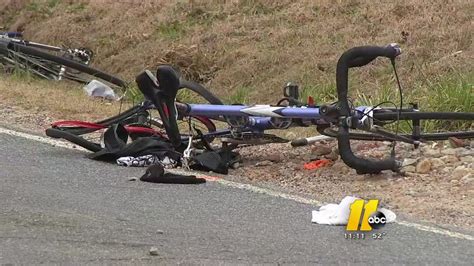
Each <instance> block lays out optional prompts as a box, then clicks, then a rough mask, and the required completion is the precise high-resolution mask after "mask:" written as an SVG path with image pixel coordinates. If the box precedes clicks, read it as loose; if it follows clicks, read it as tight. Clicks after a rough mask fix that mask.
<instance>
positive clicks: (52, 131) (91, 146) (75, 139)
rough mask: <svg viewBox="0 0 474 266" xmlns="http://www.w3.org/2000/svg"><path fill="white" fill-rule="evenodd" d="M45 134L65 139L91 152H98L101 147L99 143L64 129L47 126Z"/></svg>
mask: <svg viewBox="0 0 474 266" xmlns="http://www.w3.org/2000/svg"><path fill="white" fill-rule="evenodd" d="M46 135H47V136H49V137H52V138H56V139H59V138H60V139H65V140H67V141H70V142H72V143H74V144H76V145H79V146H81V147H83V148H85V149H87V150H89V151H92V152H98V151H100V150H102V147H101V146H100V145H99V144H97V143H94V142H91V141H88V140H86V139H84V138H83V137H81V136H78V135H75V134H72V133H71V132H68V131H65V130H61V129H57V128H48V129H46Z"/></svg>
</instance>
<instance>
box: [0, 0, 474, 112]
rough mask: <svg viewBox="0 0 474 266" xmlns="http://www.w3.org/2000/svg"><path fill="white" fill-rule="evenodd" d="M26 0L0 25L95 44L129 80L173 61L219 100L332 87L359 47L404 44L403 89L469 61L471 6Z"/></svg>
mask: <svg viewBox="0 0 474 266" xmlns="http://www.w3.org/2000/svg"><path fill="white" fill-rule="evenodd" d="M20 2H22V1H20ZM23 2H26V3H24V5H23V6H22V7H21V5H20V7H19V6H18V5H17V6H16V7H15V8H13V7H12V8H10V9H8V8H7V9H5V10H6V11H3V13H2V14H0V17H1V18H0V25H2V24H3V25H5V27H20V26H21V27H23V28H24V29H25V33H26V36H27V38H30V39H33V40H37V41H42V42H47V43H52V44H58V45H71V46H88V47H91V48H93V49H94V50H95V52H96V54H97V57H96V58H95V61H94V64H95V65H96V66H98V67H100V68H102V69H105V70H107V71H109V72H111V73H116V74H119V75H121V76H123V77H126V78H127V79H133V77H134V75H135V74H137V73H138V72H139V71H140V70H142V69H143V68H154V66H156V65H157V64H160V63H170V64H173V65H176V66H179V67H180V68H181V70H182V72H183V73H184V74H185V75H186V76H187V77H188V78H189V79H192V80H196V81H199V82H204V83H206V85H208V86H209V87H211V88H212V89H213V91H215V92H216V93H217V94H218V95H220V96H221V97H223V98H231V97H232V95H235V93H236V92H238V91H239V90H244V89H245V90H248V91H249V95H248V97H249V98H250V101H251V102H268V103H271V102H274V101H275V100H277V99H278V98H279V97H280V94H281V87H282V86H283V85H284V84H285V82H286V81H295V82H297V83H299V84H302V85H303V87H309V88H315V87H316V88H317V87H323V88H327V87H331V86H333V84H334V76H335V64H336V62H337V58H338V56H339V55H340V54H341V53H342V52H343V51H344V50H346V49H348V48H350V47H352V46H356V45H363V44H375V45H384V44H387V43H390V42H399V43H401V44H402V46H403V48H404V50H405V54H404V55H403V57H402V58H401V60H400V61H401V62H400V64H399V65H400V74H401V76H402V79H403V83H404V85H405V87H406V88H407V90H410V88H415V87H418V86H429V84H423V80H426V79H431V78H433V77H439V76H441V77H443V76H450V75H452V73H453V72H460V73H464V72H467V71H469V70H472V62H474V60H473V59H474V58H473V57H474V56H473V55H474V49H473V45H472V40H473V32H472V21H473V17H472V16H473V15H472V14H474V5H473V4H472V1H468V0H464V1H462V0H451V1H444V0H433V1H428V0H404V1H388V0H384V1H378V2H377V5H375V4H374V3H375V2H373V1H357V0H350V1H329V0H326V1H311V0H301V1H289V0H284V1H270V0H239V1H217V0H213V1H204V0H189V1H178V0H173V1H146V2H140V3H137V2H136V1H135V2H134V1H128V0H127V1H125V0H124V1H116V2H114V1H85V0H82V1H55V0H34V1H33V2H34V4H31V3H29V4H28V1H23ZM104 3H105V4H104ZM1 12H2V11H0V13H1ZM457 51H462V52H461V53H458V54H456V55H453V54H454V53H455V52H457ZM356 72H357V73H355V74H357V75H352V77H353V78H354V79H355V81H358V82H361V85H360V86H358V87H359V88H363V89H360V91H363V92H365V93H370V92H372V91H374V90H376V89H378V88H379V87H380V86H382V85H386V84H393V83H392V80H391V79H392V75H387V73H389V72H390V66H389V65H388V64H386V62H383V63H382V62H380V63H377V64H376V65H374V66H370V67H367V68H365V69H363V70H357V71H356ZM325 93H327V92H325ZM353 93H354V95H357V94H358V92H357V91H356V90H354V91H353Z"/></svg>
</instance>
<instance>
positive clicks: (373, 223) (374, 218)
mask: <svg viewBox="0 0 474 266" xmlns="http://www.w3.org/2000/svg"><path fill="white" fill-rule="evenodd" d="M368 222H369V225H370V227H372V229H378V228H381V227H382V226H384V225H385V223H386V222H387V218H385V215H384V214H383V213H381V212H379V211H375V212H373V213H372V214H371V215H370V217H369V219H368Z"/></svg>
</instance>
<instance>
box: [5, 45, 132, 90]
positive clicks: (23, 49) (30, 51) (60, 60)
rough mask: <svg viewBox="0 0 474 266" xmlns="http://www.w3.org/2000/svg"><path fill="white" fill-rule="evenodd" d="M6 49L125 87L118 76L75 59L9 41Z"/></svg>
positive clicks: (124, 83)
mask: <svg viewBox="0 0 474 266" xmlns="http://www.w3.org/2000/svg"><path fill="white" fill-rule="evenodd" d="M8 49H9V50H12V51H15V52H20V53H23V54H26V55H30V56H36V57H39V58H42V59H45V60H49V61H52V62H55V63H57V64H60V65H64V66H66V67H68V68H71V69H74V70H77V71H80V72H83V73H86V74H89V75H91V76H94V77H97V78H100V79H102V80H104V81H107V82H109V83H111V84H114V85H116V86H118V87H121V88H125V87H126V86H127V84H126V82H125V81H123V80H121V79H120V78H118V77H115V76H112V75H110V74H108V73H105V72H103V71H101V70H98V69H95V68H92V67H89V66H87V65H85V64H82V63H79V62H76V61H73V60H70V59H67V58H64V57H59V56H55V55H52V54H49V53H47V52H43V51H40V50H38V49H35V48H32V47H28V46H25V45H21V44H17V43H13V42H10V43H9V44H8Z"/></svg>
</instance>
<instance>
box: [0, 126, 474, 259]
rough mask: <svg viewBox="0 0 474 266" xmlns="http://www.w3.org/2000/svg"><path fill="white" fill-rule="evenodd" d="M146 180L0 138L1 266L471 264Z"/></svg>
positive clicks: (295, 213)
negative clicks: (354, 237) (352, 236)
mask: <svg viewBox="0 0 474 266" xmlns="http://www.w3.org/2000/svg"><path fill="white" fill-rule="evenodd" d="M143 172H144V169H143V168H140V169H136V168H135V169H133V168H123V167H119V166H115V165H113V164H106V163H101V162H95V161H92V160H89V159H86V158H84V153H82V152H79V151H74V150H68V149H64V148H59V147H53V146H51V145H48V144H43V143H39V142H35V141H31V140H26V139H23V138H19V137H13V136H9V135H4V134H0V184H1V185H0V264H39V263H46V264H53V263H54V264H56V263H60V264H71V263H74V264H77V263H79V264H87V263H89V264H158V263H159V264H161V263H163V264H177V263H185V264H213V265H215V264H249V263H252V264H253V263H258V264H262V263H271V264H276V263H278V264H284V263H289V264H349V263H351V264H352V263H356V264H378V265H380V264H436V265H440V264H449V265H451V264H471V263H472V258H473V255H474V245H473V241H469V240H462V239H456V238H452V237H448V236H443V235H440V234H435V233H431V232H426V231H420V230H417V229H414V228H410V227H405V226H401V225H397V224H389V225H387V226H385V227H384V228H383V229H380V230H378V232H380V233H382V232H383V233H385V236H384V237H383V238H384V239H383V240H373V239H371V236H370V235H367V236H366V239H364V240H347V239H345V238H344V233H345V231H344V227H339V226H323V225H316V224H312V223H311V211H312V210H313V209H314V208H315V207H314V206H311V205H306V204H301V203H297V202H294V201H290V200H285V199H282V198H278V197H273V196H269V195H265V194H258V193H253V192H250V191H246V190H241V189H237V188H231V187H226V186H223V185H220V184H218V183H215V182H207V183H206V184H201V185H162V184H150V183H144V182H141V181H128V177H131V176H136V177H138V176H140V175H141V174H142V173H143ZM151 247H156V248H157V249H158V256H150V255H149V250H150V248H151ZM471 265H472V264H471Z"/></svg>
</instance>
